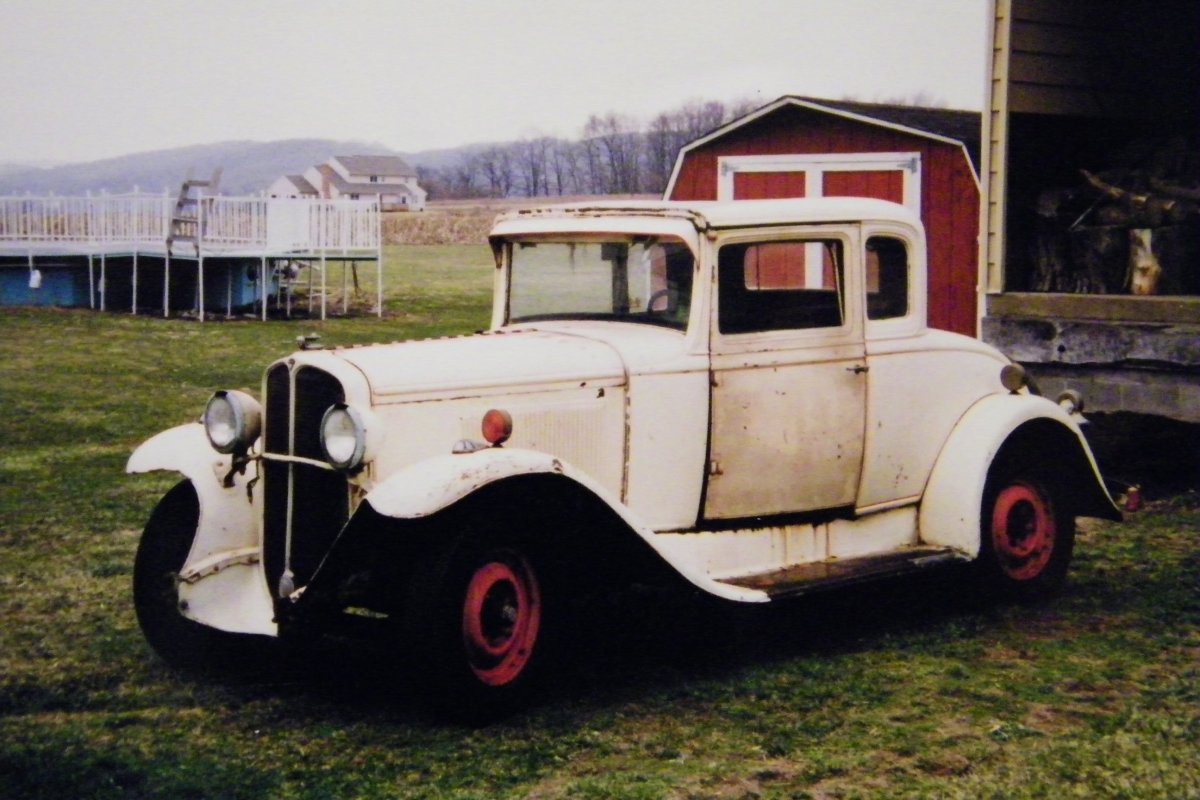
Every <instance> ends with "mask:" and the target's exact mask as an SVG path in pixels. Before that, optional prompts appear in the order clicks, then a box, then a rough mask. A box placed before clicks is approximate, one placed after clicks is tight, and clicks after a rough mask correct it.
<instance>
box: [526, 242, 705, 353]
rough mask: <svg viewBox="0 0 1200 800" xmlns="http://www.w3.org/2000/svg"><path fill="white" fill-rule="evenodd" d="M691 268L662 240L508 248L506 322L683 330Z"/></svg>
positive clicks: (681, 252) (680, 246)
mask: <svg viewBox="0 0 1200 800" xmlns="http://www.w3.org/2000/svg"><path fill="white" fill-rule="evenodd" d="M694 267H695V261H694V259H693V258H692V253H691V251H690V250H688V248H687V245H685V244H684V243H683V242H682V241H679V240H676V239H669V238H651V237H643V238H637V239H625V240H613V241H605V240H585V241H576V242H562V241H537V242H531V241H525V242H521V241H518V242H513V243H512V269H511V273H510V276H509V287H508V321H509V322H534V321H537V320H552V319H589V320H592V319H595V320H614V321H620V322H641V323H647V324H652V325H665V326H668V327H672V328H679V329H681V330H682V329H683V328H686V327H687V318H688V309H689V306H690V304H691V297H692V275H693V272H694Z"/></svg>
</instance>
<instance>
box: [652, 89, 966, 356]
mask: <svg viewBox="0 0 1200 800" xmlns="http://www.w3.org/2000/svg"><path fill="white" fill-rule="evenodd" d="M979 126H980V116H979V114H978V113H975V112H973V111H947V110H943V109H928V108H913V107H909V106H894V105H880V104H875V103H852V102H843V101H833V100H813V99H807V98H801V97H781V98H779V99H778V100H776V101H775V102H773V103H770V104H768V105H766V106H763V107H762V108H760V109H758V110H756V111H753V112H751V113H749V114H747V115H746V116H744V117H741V118H739V119H736V120H734V121H733V122H730V123H728V124H727V125H724V126H723V127H720V128H718V129H716V130H715V131H713V132H712V133H710V134H708V135H706V136H703V137H701V138H699V139H697V140H696V141H694V142H691V143H690V144H688V145H686V146H684V147H683V148H682V149H681V150H680V151H679V156H678V158H677V159H676V161H675V169H674V172H672V174H671V181H670V183H669V184H668V185H667V189H666V192H665V196H666V198H667V199H670V200H745V199H756V198H772V197H818V196H826V197H829V196H856V197H875V198H880V199H883V200H892V201H894V202H897V203H902V204H904V205H906V206H909V207H910V208H912V209H913V210H914V211H917V212H919V213H920V215H921V220H922V222H924V223H925V230H926V235H927V238H928V251H929V252H928V257H929V324H930V325H931V326H932V327H935V328H941V329H943V330H948V331H955V332H956V333H964V334H967V335H968V336H974V335H976V331H977V325H978V318H977V302H976V300H977V297H978V291H977V287H978V283H979V274H978V273H979V270H978V264H979V245H978V235H979V176H978V171H977V169H976V159H977V154H978V149H979Z"/></svg>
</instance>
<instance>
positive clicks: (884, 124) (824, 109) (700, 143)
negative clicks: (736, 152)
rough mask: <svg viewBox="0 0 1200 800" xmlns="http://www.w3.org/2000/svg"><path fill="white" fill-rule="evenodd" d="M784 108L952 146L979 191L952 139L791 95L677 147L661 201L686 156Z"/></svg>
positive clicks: (972, 164) (974, 174) (965, 152)
mask: <svg viewBox="0 0 1200 800" xmlns="http://www.w3.org/2000/svg"><path fill="white" fill-rule="evenodd" d="M788 106H792V107H795V108H803V109H808V110H810V111H817V112H820V113H823V114H832V115H833V116H835V117H842V118H843V119H848V120H852V121H854V122H861V123H864V124H866V125H875V126H878V127H881V128H887V129H889V130H893V131H897V132H899V133H903V134H907V135H910V136H918V137H921V138H924V139H930V140H932V141H935V142H941V143H943V144H948V145H951V146H956V147H958V148H960V149H961V150H962V153H963V158H964V159H966V162H967V164H968V165H969V166H970V171H971V176H972V177H973V178H974V179H975V186H976V188H977V189H979V188H981V183H980V178H979V169H978V167H977V165H976V163H975V161H974V160H973V159H972V158H971V153H970V152H969V151H968V149H967V146H966V143H965V142H963V141H962V140H961V139H955V138H953V137H950V136H944V135H942V134H939V133H932V132H930V131H927V130H922V129H920V128H914V127H911V126H909V125H903V124H900V123H898V122H892V121H890V120H885V119H881V118H879V117H877V116H869V115H866V114H859V113H857V112H854V111H850V110H847V109H845V108H838V107H837V106H835V105H831V104H826V103H820V102H815V101H813V100H806V99H803V98H800V97H795V96H793V95H785V96H784V97H780V98H779V99H778V100H775V101H773V102H771V103H767V104H766V105H765V106H762V107H761V108H758V109H756V110H754V111H751V112H750V113H749V114H746V115H745V116H742V117H738V118H737V119H735V120H733V121H732V122H728V123H726V124H724V125H722V126H721V127H719V128H716V129H714V130H713V131H711V132H710V133H707V134H705V135H704V136H701V137H700V138H699V139H696V140H694V141H691V142H689V143H688V144H686V145H684V146H683V147H681V148H680V149H679V154H678V155H677V156H676V157H675V166H674V168H673V169H672V170H671V179H670V180H669V181H668V182H667V188H666V189H665V190H664V191H663V197H664V198H667V197H671V196H672V194H673V193H674V191H675V183H676V181H677V180H678V178H679V171H680V170H681V169H682V167H683V163H684V161H685V160H686V158H687V155H688V154H689V153H691V152H692V151H693V150H698V149H700V148H702V147H704V146H705V145H707V144H709V143H711V142H713V141H715V140H717V139H720V138H721V137H723V136H726V135H727V134H729V133H730V132H732V131H735V130H737V129H738V128H741V127H743V126H745V125H749V124H750V123H752V122H755V121H756V120H759V119H762V118H763V117H765V116H768V115H770V114H772V113H774V112H776V111H778V110H779V109H781V108H785V107H788Z"/></svg>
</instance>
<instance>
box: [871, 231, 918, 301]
mask: <svg viewBox="0 0 1200 800" xmlns="http://www.w3.org/2000/svg"><path fill="white" fill-rule="evenodd" d="M907 315H908V248H907V247H906V246H905V244H904V241H903V240H901V239H895V238H893V237H891V236H872V237H871V238H869V239H867V319H895V318H897V317H903V316H907Z"/></svg>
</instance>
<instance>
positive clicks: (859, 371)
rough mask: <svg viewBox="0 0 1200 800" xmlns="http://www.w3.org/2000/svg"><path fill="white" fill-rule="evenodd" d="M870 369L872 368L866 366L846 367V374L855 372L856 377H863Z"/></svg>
mask: <svg viewBox="0 0 1200 800" xmlns="http://www.w3.org/2000/svg"><path fill="white" fill-rule="evenodd" d="M869 369H870V367H868V366H867V365H866V364H855V365H854V366H853V367H846V372H853V373H854V374H855V375H862V374H863V373H864V372H866V371H867V370H869Z"/></svg>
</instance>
